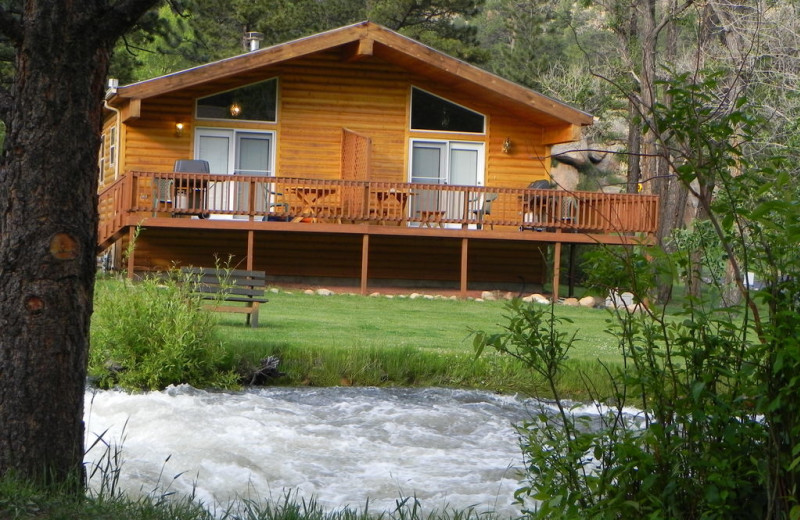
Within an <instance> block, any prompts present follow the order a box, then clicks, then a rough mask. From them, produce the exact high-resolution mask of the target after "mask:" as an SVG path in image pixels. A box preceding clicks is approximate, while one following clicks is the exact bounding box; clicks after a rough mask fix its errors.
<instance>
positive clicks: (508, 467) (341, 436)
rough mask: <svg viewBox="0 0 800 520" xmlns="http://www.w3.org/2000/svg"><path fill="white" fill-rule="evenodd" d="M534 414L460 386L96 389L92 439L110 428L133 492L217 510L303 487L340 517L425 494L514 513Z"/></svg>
mask: <svg viewBox="0 0 800 520" xmlns="http://www.w3.org/2000/svg"><path fill="white" fill-rule="evenodd" d="M529 406H530V407H531V410H530V411H529V410H528V407H529ZM534 409H535V403H534V402H533V401H525V400H521V399H518V398H515V397H512V396H500V395H494V394H491V393H486V392H475V391H462V390H449V389H383V388H267V389H259V390H250V391H246V392H241V393H230V392H228V393H214V392H206V391H201V390H195V389H193V388H191V387H176V388H169V389H167V390H166V391H164V392H152V393H146V394H128V393H123V392H118V391H87V395H86V417H85V420H86V425H87V435H86V442H87V446H89V445H91V444H92V443H93V442H94V441H95V439H96V436H97V435H100V434H101V433H103V432H104V431H106V430H108V431H107V433H105V435H104V439H105V440H106V441H110V442H112V443H116V444H121V445H122V455H123V459H124V462H123V464H122V475H121V479H120V481H121V484H122V489H123V490H125V491H126V492H127V493H129V494H137V493H140V492H144V493H148V492H151V491H153V490H154V488H156V487H157V486H165V485H168V486H169V490H170V491H176V492H178V493H181V494H187V495H188V494H190V493H191V492H192V491H193V490H194V493H195V495H196V497H197V498H198V499H199V500H201V501H202V502H203V503H204V504H206V505H207V506H208V505H211V506H213V505H215V504H222V505H224V504H226V503H227V502H228V501H230V500H231V499H234V498H236V497H237V496H238V497H247V498H252V499H261V500H267V499H274V500H278V499H281V498H282V497H283V496H284V494H285V493H286V492H288V491H291V492H292V493H295V492H296V493H297V496H298V497H302V498H306V499H309V498H314V499H316V500H317V501H318V502H319V503H320V505H322V506H323V507H325V508H326V509H329V510H331V509H338V508H342V507H345V506H349V507H350V508H352V509H363V507H364V505H365V504H366V501H367V499H369V509H370V510H371V511H391V510H393V509H394V507H395V501H396V500H398V499H399V498H401V497H414V496H416V498H417V499H418V500H419V501H420V503H421V505H422V507H423V509H424V510H425V511H431V510H433V509H439V510H441V509H443V508H445V507H446V508H453V509H466V508H468V507H472V506H474V507H475V509H476V510H477V511H479V512H483V511H495V512H497V513H499V514H500V515H501V516H503V517H509V516H517V515H518V514H519V509H518V508H517V507H516V506H514V505H513V493H514V490H515V489H516V488H518V487H519V485H520V484H519V482H518V478H519V475H520V473H519V471H520V467H521V465H522V455H521V452H520V448H519V445H518V440H517V435H516V433H515V431H514V428H513V426H512V424H514V423H520V422H522V421H524V420H525V419H527V418H529V417H530V413H531V412H533V411H534ZM100 451H101V450H100V448H98V447H95V448H94V449H93V450H91V451H90V452H89V453H88V454H87V457H86V460H87V462H92V461H97V460H98V459H99V457H100V455H101V453H100ZM168 457H169V460H168V461H167V462H166V463H165V460H166V459H167V458H168ZM162 470H163V476H162V477H161V479H160V480H161V483H160V484H158V482H159V475H160V474H161V473H162ZM178 473H182V475H181V476H179V477H178V478H177V479H175V480H174V481H173V476H174V475H176V474H178Z"/></svg>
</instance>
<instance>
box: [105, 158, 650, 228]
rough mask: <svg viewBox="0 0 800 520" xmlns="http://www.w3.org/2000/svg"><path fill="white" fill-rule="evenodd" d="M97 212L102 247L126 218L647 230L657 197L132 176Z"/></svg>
mask: <svg viewBox="0 0 800 520" xmlns="http://www.w3.org/2000/svg"><path fill="white" fill-rule="evenodd" d="M99 209H100V233H99V234H100V242H101V243H103V241H104V240H106V239H108V238H109V237H110V236H111V235H112V234H113V233H115V232H116V231H115V230H118V229H119V227H120V225H121V223H122V222H123V219H125V217H129V216H132V215H133V216H136V217H141V218H146V217H183V218H191V217H195V218H215V217H216V218H228V219H230V218H233V219H246V220H254V221H286V222H296V223H315V222H317V223H322V222H324V223H365V224H379V225H400V226H403V225H405V226H418V227H442V228H457V229H482V230H486V229H495V228H498V229H503V230H506V231H507V230H509V228H510V229H512V230H521V231H559V230H563V231H574V232H586V233H653V232H655V230H656V226H657V215H658V198H657V197H655V196H652V195H638V194H637V195H631V194H608V193H600V192H587V191H574V192H567V191H562V190H536V189H527V188H507V187H482V186H453V185H442V184H419V183H402V182H376V181H360V180H320V179H303V178H294V177H264V176H250V175H209V174H194V173H172V172H169V173H159V172H130V173H129V174H127V175H126V176H124V177H123V178H121V179H120V180H118V181H117V182H115V183H114V184H112V185H111V186H109V187H108V188H106V189H105V190H103V192H101V194H100V202H99ZM128 221H129V222H130V220H128Z"/></svg>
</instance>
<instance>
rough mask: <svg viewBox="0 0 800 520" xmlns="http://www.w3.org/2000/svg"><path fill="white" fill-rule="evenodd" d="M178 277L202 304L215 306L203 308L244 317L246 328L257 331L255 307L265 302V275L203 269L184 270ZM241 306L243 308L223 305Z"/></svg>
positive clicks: (189, 268) (261, 273)
mask: <svg viewBox="0 0 800 520" xmlns="http://www.w3.org/2000/svg"><path fill="white" fill-rule="evenodd" d="M181 273H182V274H183V275H184V276H185V277H188V278H190V279H191V281H192V282H193V283H194V287H193V289H192V292H193V293H194V294H197V295H198V296H200V298H202V299H203V300H213V301H214V302H215V303H213V304H209V305H205V306H204V308H205V309H208V310H210V311H214V312H236V313H244V314H247V324H248V325H250V326H251V327H258V307H259V305H260V304H262V303H266V302H268V301H269V300H267V299H266V298H265V297H264V294H265V293H266V290H267V281H266V274H265V273H264V272H263V271H244V270H241V269H231V270H224V269H223V270H217V269H212V268H205V267H184V268H182V269H181ZM235 302H240V303H244V304H245V305H225V303H235Z"/></svg>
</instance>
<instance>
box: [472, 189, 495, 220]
mask: <svg viewBox="0 0 800 520" xmlns="http://www.w3.org/2000/svg"><path fill="white" fill-rule="evenodd" d="M481 198H483V203H482V204H481V207H480V208H478V209H474V210H472V216H473V217H474V218H475V219H476V220H477V221H478V226H477V227H478V229H483V222H484V219H485V217H486V215H491V213H492V202H494V201H495V200H496V199H497V193H486V194H484V195H483V196H482V197H478V198H477V199H473V200H475V201H478V200H480V199H481ZM489 227H490V228H491V229H494V224H493V223H492V222H489Z"/></svg>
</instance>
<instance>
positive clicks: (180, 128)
mask: <svg viewBox="0 0 800 520" xmlns="http://www.w3.org/2000/svg"><path fill="white" fill-rule="evenodd" d="M184 126H185V125H184V124H183V122H182V121H178V122H176V123H175V137H181V136H183V128H184Z"/></svg>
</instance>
